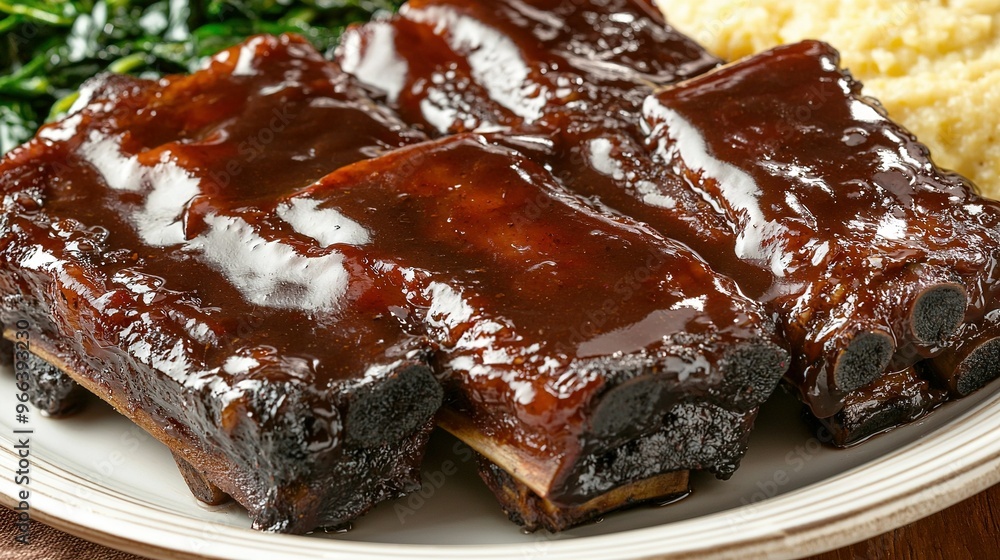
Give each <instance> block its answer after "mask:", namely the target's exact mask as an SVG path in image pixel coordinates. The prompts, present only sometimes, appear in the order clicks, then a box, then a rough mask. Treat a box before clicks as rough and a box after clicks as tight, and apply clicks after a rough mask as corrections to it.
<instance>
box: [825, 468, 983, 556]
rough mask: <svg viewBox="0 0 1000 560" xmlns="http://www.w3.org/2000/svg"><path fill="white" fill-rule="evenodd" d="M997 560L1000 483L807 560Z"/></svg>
mask: <svg viewBox="0 0 1000 560" xmlns="http://www.w3.org/2000/svg"><path fill="white" fill-rule="evenodd" d="M995 559H1000V486H994V487H993V488H991V489H989V490H987V491H986V492H983V493H982V494H978V495H976V496H973V497H972V498H969V499H968V500H966V501H964V502H961V503H959V504H957V505H955V506H952V507H951V508H948V509H946V510H944V511H942V512H940V513H938V514H936V515H932V516H930V517H927V518H925V519H922V520H920V521H917V522H916V523H913V524H912V525H907V526H905V527H901V528H899V529H897V530H895V531H893V532H891V533H886V534H884V535H881V536H878V537H875V538H874V539H871V540H868V541H865V542H862V543H858V544H856V545H853V546H849V547H846V548H842V549H840V550H837V551H834V552H828V553H826V554H821V555H819V556H815V557H813V558H811V559H810V560H995Z"/></svg>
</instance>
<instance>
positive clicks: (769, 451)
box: [0, 368, 1000, 560]
mask: <svg viewBox="0 0 1000 560" xmlns="http://www.w3.org/2000/svg"><path fill="white" fill-rule="evenodd" d="M13 385H14V379H13V375H12V373H11V371H10V368H2V371H0V440H2V441H0V446H2V451H0V472H2V473H3V476H2V478H0V496H2V499H3V500H4V501H5V502H8V504H9V502H10V500H11V499H12V497H13V496H15V495H16V492H17V491H18V490H19V488H18V487H16V486H15V485H14V480H13V478H14V477H13V471H14V470H15V465H16V463H17V459H16V457H15V455H14V447H13V446H14V442H13V439H14V438H13V436H14V433H13V430H15V429H18V428H20V427H22V426H20V425H16V424H15V421H14V405H15V403H14V399H13V393H14V391H13V388H14V387H13ZM997 389H998V386H997V385H993V386H991V387H989V388H987V389H985V390H983V391H980V392H979V393H977V394H976V395H973V396H972V397H971V398H968V399H965V400H964V401H961V402H958V403H952V404H950V405H947V406H946V407H944V408H942V409H940V410H938V411H936V412H935V413H933V414H932V415H931V416H930V417H929V418H927V419H925V420H924V421H922V422H919V423H916V424H914V425H911V426H907V427H905V428H901V429H898V430H896V431H894V432H891V433H889V434H885V435H883V436H880V437H877V438H875V439H873V440H871V441H869V442H868V443H866V444H864V445H861V446H858V447H855V448H853V449H848V450H834V449H829V448H826V447H824V446H823V445H822V444H821V443H820V442H819V441H818V440H817V439H816V438H814V437H813V435H812V434H811V433H810V432H809V431H808V430H807V429H806V427H805V425H804V424H803V423H802V422H801V421H799V416H798V411H799V409H798V405H797V404H796V403H794V402H792V401H791V399H789V398H788V397H785V396H779V397H776V398H775V399H772V401H771V402H769V403H768V404H767V405H766V406H765V409H764V412H763V413H762V416H761V418H760V420H759V421H758V424H757V429H756V431H755V432H754V436H753V439H752V441H751V448H750V452H749V454H748V455H747V457H746V459H745V460H744V462H743V466H742V468H741V469H740V470H739V471H737V473H736V475H735V476H734V477H733V478H732V479H731V480H730V481H728V482H719V481H716V480H714V479H712V478H711V477H707V476H704V477H703V476H698V477H695V479H694V486H695V490H694V493H693V494H692V495H691V496H689V497H687V498H686V499H684V500H682V501H681V502H679V503H676V504H673V505H670V506H666V507H643V508H639V509H636V510H631V511H626V512H619V513H615V514H610V515H608V516H606V518H605V519H604V520H603V521H601V522H599V523H595V524H591V525H587V526H584V527H580V528H577V529H573V530H570V531H566V532H564V533H561V534H558V535H551V534H548V533H546V532H544V531H542V532H538V533H535V534H531V535H528V534H523V533H522V532H521V531H520V530H519V529H518V528H517V527H516V526H515V525H513V524H511V523H510V522H509V521H507V520H506V518H505V517H504V515H503V514H502V513H501V512H500V511H499V508H498V507H497V505H496V504H495V502H494V501H493V498H492V496H491V495H490V493H489V492H488V491H487V490H486V488H485V487H484V486H483V485H482V483H481V482H480V481H479V479H478V477H477V475H476V474H475V467H474V460H472V458H471V457H472V456H471V453H470V452H469V451H468V450H467V449H466V448H464V447H462V445H461V444H460V443H457V442H456V441H454V440H452V439H450V438H449V437H448V436H446V435H443V434H438V435H436V436H435V437H434V439H433V443H432V449H431V453H430V454H429V456H428V458H427V461H426V462H425V468H424V474H425V489H424V490H423V492H422V493H421V494H415V495H413V496H411V497H409V498H404V499H402V500H398V501H396V502H390V503H386V504H383V505H381V506H380V507H378V508H376V509H375V510H374V511H373V512H372V513H370V514H368V515H367V516H365V517H363V518H361V519H360V520H358V521H356V522H355V523H354V526H353V528H351V530H349V531H347V532H343V533H333V534H322V535H312V536H307V537H298V536H289V535H275V534H266V533H259V532H255V531H252V530H250V529H248V527H249V520H248V519H247V517H246V514H245V513H244V512H243V511H242V510H241V509H240V508H239V507H237V506H235V505H230V506H228V507H221V508H214V509H211V508H206V507H203V506H201V505H199V504H198V502H196V501H195V500H194V499H193V498H192V497H191V495H190V493H189V492H188V491H187V488H186V487H185V485H184V483H183V481H182V480H181V477H180V475H179V474H178V473H177V471H176V469H175V467H174V464H173V461H172V459H171V457H170V454H169V453H168V451H167V449H166V447H164V446H163V445H161V444H160V443H158V442H157V441H156V440H154V439H152V438H151V437H149V436H147V435H146V434H145V433H144V432H142V431H141V430H140V429H139V428H137V427H135V426H133V425H132V424H131V423H130V422H129V421H128V420H126V419H125V418H124V417H122V416H120V415H118V414H117V413H116V412H114V410H112V409H111V408H110V407H108V406H106V405H104V404H103V403H98V402H94V403H91V405H90V406H89V407H88V408H87V409H86V411H85V412H84V413H82V414H80V415H78V416H75V417H73V418H71V419H66V420H51V419H46V418H42V417H41V416H39V415H38V414H37V413H35V414H32V415H31V419H30V423H29V424H28V427H30V428H32V429H33V430H34V434H32V436H31V467H30V468H31V482H30V486H29V489H30V491H31V498H30V505H31V511H32V512H33V515H34V516H35V517H36V518H37V519H40V520H43V521H46V522H48V523H49V524H51V525H53V526H55V527H58V528H60V529H63V530H65V531H68V532H70V533H74V534H77V535H80V536H82V537H84V538H86V539H88V540H91V541H95V542H99V543H102V544H107V545H111V546H114V547H117V548H120V549H123V550H128V551H131V552H137V553H140V554H144V555H147V556H153V557H162V558H204V557H208V558H227V559H229V558H232V559H251V558H264V559H267V560H281V559H293V558H294V559H309V558H344V557H348V556H349V557H362V558H398V557H400V556H407V557H411V558H434V559H439V558H463V559H464V558H496V559H504V560H508V559H511V558H541V557H545V558H557V559H558V558H566V559H573V560H581V559H586V558H602V559H603V558H611V557H619V558H639V557H649V556H657V557H669V558H675V557H676V558H682V557H698V558H741V559H742V558H747V557H760V556H764V555H766V556H767V557H773V558H783V557H787V558H791V557H798V556H804V555H807V554H813V553H817V552H822V551H825V550H831V549H834V548H838V547H841V546H845V545H847V544H850V543H853V542H857V541H861V540H864V539H866V538H869V537H871V536H874V535H877V534H879V533H882V532H885V531H888V530H890V529H893V528H895V527H899V526H901V525H904V524H906V523H909V522H912V521H914V520H916V519H918V518H920V517H923V516H926V515H929V514H931V513H933V512H936V511H939V510H941V509H944V508H945V507H947V506H949V505H951V504H953V503H956V502H958V501H960V500H962V499H964V498H966V497H969V496H971V495H973V494H976V493H978V492H980V491H982V490H984V489H986V488H988V487H989V486H991V485H992V484H994V483H997V482H998V481H1000V394H998V391H997Z"/></svg>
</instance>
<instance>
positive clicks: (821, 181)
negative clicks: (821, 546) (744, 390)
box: [643, 42, 1000, 417]
mask: <svg viewBox="0 0 1000 560" xmlns="http://www.w3.org/2000/svg"><path fill="white" fill-rule="evenodd" d="M860 89H861V86H860V84H858V83H857V82H856V81H854V80H853V79H851V77H850V76H849V75H848V74H846V73H845V72H843V71H841V70H840V68H839V57H838V55H837V53H836V51H835V50H834V49H832V48H831V47H829V46H828V45H825V44H823V43H818V42H805V43H800V44H796V45H789V46H785V47H779V48H776V49H774V50H771V51H768V52H766V53H763V54H761V55H758V56H755V57H753V58H750V59H747V60H744V61H741V62H738V63H735V64H733V65H730V66H728V67H725V68H722V69H720V70H718V71H716V72H712V73H710V74H707V75H705V76H702V77H699V78H696V79H693V80H690V81H688V82H686V83H684V84H681V85H679V86H677V87H675V88H668V89H665V90H663V91H662V92H660V93H658V94H657V95H656V96H655V97H652V98H649V99H648V100H647V101H646V103H645V105H644V107H643V119H644V123H643V124H644V126H645V128H646V130H647V131H649V143H650V144H651V147H652V149H655V150H656V155H657V156H658V157H660V158H662V160H663V161H664V162H665V163H666V164H668V165H670V166H672V167H674V168H675V169H676V170H677V171H678V172H679V173H680V174H681V175H683V176H684V178H685V181H687V182H688V184H689V185H690V186H691V188H692V189H694V190H695V191H697V192H699V193H701V194H702V195H703V196H704V197H705V198H706V199H708V200H711V201H712V202H713V204H715V205H717V206H718V208H719V211H720V212H721V213H722V214H723V215H725V216H726V217H727V220H728V221H730V222H731V223H733V224H735V225H736V226H737V231H739V234H738V235H737V237H736V243H735V249H736V254H737V255H738V256H739V257H740V258H741V259H742V260H744V261H747V262H754V263H757V264H758V265H759V266H761V267H762V268H764V267H767V268H768V269H770V270H771V271H772V274H773V276H774V283H773V285H772V287H771V288H770V289H769V291H768V292H767V293H766V294H764V295H763V296H762V299H763V300H765V301H766V302H767V303H768V304H769V306H771V308H773V309H776V310H778V312H779V313H780V314H781V315H782V316H784V317H785V331H786V336H788V337H789V338H790V339H791V340H793V341H796V340H804V342H805V344H804V349H805V355H806V358H807V359H809V358H811V357H813V356H816V355H818V354H819V353H820V352H822V348H823V346H824V345H829V344H831V343H836V340H837V339H836V335H838V334H845V333H850V332H857V331H859V330H864V329H870V330H879V329H884V331H886V332H890V333H892V334H893V336H894V337H895V338H896V343H897V346H902V345H903V343H904V342H905V339H903V340H901V338H902V336H905V334H906V333H907V332H908V331H907V328H906V326H905V325H903V324H899V323H900V322H901V321H900V319H901V313H900V310H904V313H905V310H906V309H908V308H909V307H910V306H911V305H912V302H913V301H914V299H915V297H916V295H917V293H916V290H918V289H919V287H920V286H921V284H920V283H921V282H922V281H923V282H925V283H926V282H935V281H956V282H959V283H960V284H962V285H963V287H964V288H965V289H966V290H967V292H968V294H969V300H970V306H969V309H968V312H967V315H966V318H967V319H971V320H976V319H978V318H979V317H982V316H983V313H984V312H985V311H987V310H989V309H990V308H991V307H992V306H993V305H995V304H994V303H993V298H992V294H994V293H995V290H996V280H997V272H998V271H997V259H998V257H1000V254H998V252H997V248H998V245H997V241H998V230H997V229H996V225H997V224H998V223H1000V220H998V217H1000V212H998V208H997V205H996V204H995V203H994V202H992V201H987V200H985V199H982V198H981V197H979V196H977V195H976V194H975V193H974V189H973V187H972V186H971V185H970V184H969V183H968V182H967V181H966V180H964V179H963V178H961V177H960V176H958V175H955V174H952V173H948V172H946V171H942V170H941V169H939V168H937V167H936V166H935V165H934V164H933V162H932V161H931V160H930V158H929V156H928V152H927V149H926V147H924V146H923V145H922V144H919V143H918V142H917V141H916V140H915V139H914V138H913V136H912V135H911V134H910V133H909V132H907V131H906V130H904V129H903V128H902V127H900V126H898V125H896V124H895V123H893V122H892V121H890V120H889V119H888V118H887V117H886V116H885V113H884V111H883V110H882V109H881V107H880V106H878V105H877V104H876V102H874V101H873V100H871V99H868V98H865V97H863V96H862V95H861V94H860ZM894 322H895V323H894ZM817 332H818V334H814V333H817ZM915 357H916V358H919V356H915ZM911 363H912V361H910V362H903V363H900V360H899V356H897V360H896V366H897V367H901V366H907V365H910V364H911ZM792 374H793V376H792V377H790V379H791V381H793V383H795V384H796V385H797V386H799V387H800V389H801V391H802V392H803V396H804V397H805V400H806V402H808V403H809V404H810V405H811V406H812V408H813V410H814V411H815V412H816V413H817V415H819V416H821V417H822V416H825V415H827V414H829V413H831V412H833V411H834V410H835V408H836V407H837V406H838V404H837V401H838V400H839V398H838V395H836V394H830V393H829V392H828V391H824V388H826V387H829V385H831V383H830V382H829V379H824V376H828V375H829V374H830V371H829V368H824V367H815V365H814V364H806V367H804V368H799V369H798V370H797V371H796V370H793V371H792Z"/></svg>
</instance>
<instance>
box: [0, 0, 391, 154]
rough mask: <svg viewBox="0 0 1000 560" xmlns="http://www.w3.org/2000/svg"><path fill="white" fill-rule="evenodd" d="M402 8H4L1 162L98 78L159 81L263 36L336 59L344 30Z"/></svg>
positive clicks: (322, 3)
mask: <svg viewBox="0 0 1000 560" xmlns="http://www.w3.org/2000/svg"><path fill="white" fill-rule="evenodd" d="M401 3H402V2H401V0H300V1H295V0H158V1H149V0H145V1H142V0H97V1H95V0H70V1H66V0H28V1H24V0H21V1H9V0H0V69H2V71H0V154H3V153H6V152H7V151H9V150H10V149H12V148H14V147H15V146H17V145H19V144H21V143H22V142H24V141H26V140H28V139H29V138H31V136H32V135H34V133H35V131H36V130H37V129H38V127H39V126H40V125H41V124H42V123H43V122H46V121H48V120H51V119H54V118H57V117H58V116H59V115H60V114H62V113H64V112H65V111H66V110H67V109H68V108H69V107H70V106H71V105H72V101H73V99H74V98H75V96H76V94H77V91H78V90H79V87H80V85H81V84H82V83H83V82H84V81H85V80H87V79H88V78H90V77H91V76H94V75H96V74H98V73H100V72H117V73H128V74H135V75H140V76H144V77H156V76H160V75H163V74H167V73H175V72H189V71H193V70H195V69H196V68H197V67H198V66H199V65H200V64H201V63H202V61H203V60H204V59H205V58H206V57H208V56H211V55H212V54H215V53H216V52H218V51H220V50H222V49H225V48H228V47H230V46H232V45H235V44H236V43H239V42H240V41H242V40H244V39H245V38H247V37H248V36H251V35H255V34H258V33H274V34H277V33H284V32H293V33H298V34H300V35H302V36H304V37H305V38H307V39H308V40H309V41H311V42H312V43H313V45H315V46H316V48H317V49H319V50H320V51H321V52H323V53H324V54H326V55H327V56H329V55H330V54H331V53H332V51H333V49H334V47H335V46H336V44H337V39H338V38H339V36H340V33H341V31H342V30H343V28H344V27H345V26H347V25H349V24H351V23H354V22H358V21H365V20H368V19H369V18H371V16H372V15H373V14H374V13H376V12H378V11H381V10H393V9H395V8H396V7H398V5H399V4H401Z"/></svg>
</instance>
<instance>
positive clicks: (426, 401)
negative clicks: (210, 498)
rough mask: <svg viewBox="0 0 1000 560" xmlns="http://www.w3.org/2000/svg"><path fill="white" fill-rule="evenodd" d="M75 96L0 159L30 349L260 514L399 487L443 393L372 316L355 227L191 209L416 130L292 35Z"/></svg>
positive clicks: (244, 201)
mask: <svg viewBox="0 0 1000 560" xmlns="http://www.w3.org/2000/svg"><path fill="white" fill-rule="evenodd" d="M83 98H84V100H83V101H81V102H80V103H79V108H78V110H75V111H74V112H73V114H72V115H71V116H70V117H68V118H67V119H65V120H63V121H62V122H60V123H58V124H55V125H52V126H49V127H47V128H45V129H44V130H42V131H41V132H40V134H39V136H38V137H37V138H36V139H35V140H34V141H33V142H31V143H29V144H27V145H26V146H24V147H22V148H20V149H19V150H17V151H15V152H14V153H13V154H11V155H10V156H9V157H8V158H7V159H6V160H5V161H4V162H3V164H2V167H0V177H2V179H0V181H2V183H0V186H2V189H3V196H4V198H3V205H4V207H3V221H2V228H0V260H2V261H3V267H2V272H0V289H2V291H3V294H4V299H3V309H2V320H3V322H4V323H5V324H8V325H10V324H13V323H14V322H15V321H16V318H18V317H22V316H28V317H30V318H31V320H32V322H33V324H35V325H36V326H37V327H38V328H39V329H40V330H41V331H42V333H41V337H40V341H41V342H40V347H39V348H38V350H39V351H40V352H43V353H44V354H45V356H43V357H48V358H52V359H53V360H54V361H55V362H56V364H57V365H59V366H61V367H63V368H64V369H67V370H68V371H69V372H70V373H75V374H76V375H75V377H76V378H77V379H78V380H80V381H81V382H83V383H84V384H85V385H86V386H87V387H88V388H90V389H92V390H95V392H98V394H100V395H101V396H102V397H104V398H106V399H108V400H110V401H111V402H112V403H113V404H114V405H115V406H116V407H117V408H118V409H119V410H120V411H121V412H123V413H125V414H126V415H129V416H130V417H132V418H133V419H134V420H136V421H138V422H139V423H140V424H142V425H143V426H144V427H146V428H147V429H148V430H150V431H151V432H153V433H154V435H157V436H158V437H160V439H162V440H164V441H165V442H167V443H168V445H171V447H172V449H174V451H175V452H179V451H183V456H184V458H185V460H187V461H189V462H191V463H193V464H194V465H195V466H196V467H197V468H198V469H199V470H201V471H205V472H208V473H210V474H211V475H212V476H210V478H211V479H212V480H213V482H214V483H215V484H217V485H218V486H219V487H221V488H222V489H223V490H225V491H226V492H227V493H229V494H231V495H233V496H234V497H236V498H237V499H238V500H239V501H240V502H241V503H242V504H243V505H244V506H246V507H247V508H248V510H249V511H250V513H251V515H252V516H253V517H254V519H255V525H256V526H257V527H259V528H262V529H269V530H280V531H296V532H301V531H306V530H309V529H312V528H314V527H315V526H317V525H321V524H336V523H340V522H343V521H346V520H348V519H350V518H352V517H354V516H356V515H358V514H360V513H362V512H363V511H364V510H366V509H367V508H368V507H370V506H371V505H372V504H373V503H375V502H377V501H380V500H381V499H384V498H387V497H392V496H396V495H399V494H401V493H403V492H405V491H408V490H412V489H413V488H415V487H416V485H417V483H418V482H419V476H418V472H417V466H418V462H419V460H420V458H421V456H422V453H423V442H424V441H425V440H426V436H427V432H428V430H429V428H430V419H431V416H432V415H433V413H434V412H435V411H436V409H437V408H438V406H439V403H440V401H441V389H440V387H439V385H438V384H437V382H436V381H435V379H434V377H433V376H432V374H431V370H430V368H429V363H428V359H429V354H428V352H429V350H430V348H429V346H428V344H427V342H426V340H425V339H424V338H423V337H422V336H421V335H420V334H419V333H417V334H414V332H412V330H411V329H409V328H408V326H407V325H406V324H405V323H404V322H403V321H397V320H394V319H393V317H392V315H391V314H389V313H388V309H390V308H391V307H393V306H403V305H405V304H406V302H405V299H404V295H403V294H401V293H398V292H394V291H393V290H392V289H391V287H390V286H386V285H385V280H384V279H383V278H382V277H381V276H380V274H379V273H378V271H376V270H373V269H372V268H371V267H370V266H368V263H367V262H366V258H365V256H364V254H363V251H362V250H361V249H360V248H359V247H358V246H357V245H358V244H359V236H362V235H363V232H362V231H356V230H352V229H351V228H350V227H345V228H343V229H338V228H339V227H340V224H339V223H337V222H336V220H337V215H336V214H334V215H333V216H330V215H328V214H324V213H323V212H318V211H316V210H315V209H314V208H312V207H308V206H295V205H292V206H287V207H282V208H280V209H277V210H276V211H275V216H274V219H278V220H284V221H286V222H288V223H293V224H297V225H299V226H300V227H302V228H306V230H307V231H312V230H309V228H310V227H313V228H315V227H316V225H317V224H318V223H319V224H320V225H321V226H322V229H323V230H324V231H327V233H325V234H323V236H321V242H315V241H312V242H310V241H309V240H308V239H300V238H295V237H294V236H291V237H287V238H283V239H271V240H265V239H263V238H262V237H260V235H259V234H258V233H257V232H256V231H255V230H254V228H253V227H252V226H251V225H250V223H249V222H247V221H245V220H241V219H239V218H235V217H228V216H226V215H224V214H222V213H220V212H209V213H206V212H204V210H205V209H215V208H228V207H239V208H241V209H243V210H244V211H245V212H253V211H257V210H253V209H259V208H260V206H259V204H260V202H261V201H262V200H263V201H273V200H274V197H275V196H276V195H278V194H279V193H287V192H291V191H294V190H297V189H300V188H302V187H304V186H307V185H308V184H309V183H311V182H312V181H313V180H315V179H317V178H319V177H321V176H322V175H324V174H326V172H327V171H329V170H332V169H336V168H337V167H339V166H341V165H345V164H348V163H351V162H354V161H357V160H359V159H363V158H365V157H370V156H372V155H376V154H378V153H381V152H384V151H386V150H389V149H391V148H395V147H398V146H401V145H405V144H407V143H412V142H414V141H416V140H419V139H421V137H420V135H419V134H414V133H412V132H409V131H408V129H406V127H404V126H403V125H401V124H400V123H398V122H397V121H394V120H393V119H392V117H391V115H390V114H389V113H387V112H385V111H381V110H379V109H377V108H375V107H374V106H373V105H371V104H370V103H369V102H368V101H367V99H366V98H365V97H364V96H363V95H361V93H360V90H359V89H358V88H357V87H356V86H354V85H352V84H351V83H350V81H349V80H347V79H346V77H345V76H344V75H343V74H340V73H338V72H336V69H335V67H333V66H331V65H330V64H329V63H328V62H327V61H325V60H324V59H322V57H320V56H319V55H318V54H317V53H316V52H315V51H314V50H313V49H312V48H311V47H309V46H308V45H307V44H306V43H305V42H304V41H302V40H301V39H294V38H290V37H282V38H269V37H260V38H256V39H253V40H251V41H249V42H248V43H246V44H244V45H242V46H239V47H236V48H234V49H232V50H229V51H224V52H223V53H221V54H220V55H218V56H216V57H215V59H214V60H213V62H212V63H211V65H210V66H209V68H208V69H207V70H205V71H202V72H198V73H196V74H194V75H192V76H182V77H176V78H169V79H166V80H163V81H160V82H155V83H154V82H145V81H141V80H134V79H131V78H122V77H107V78H104V79H102V80H98V81H97V82H92V83H91V84H90V86H89V88H88V89H87V91H85V92H84V93H83ZM255 142H257V143H260V144H261V146H260V149H259V150H257V148H255V147H254V146H255V145H254V143H255ZM196 219H197V223H196ZM331 220H332V221H331ZM338 232H339V233H338ZM310 496H311V497H310Z"/></svg>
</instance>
